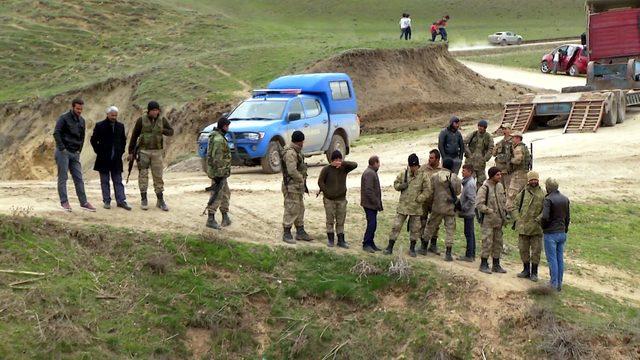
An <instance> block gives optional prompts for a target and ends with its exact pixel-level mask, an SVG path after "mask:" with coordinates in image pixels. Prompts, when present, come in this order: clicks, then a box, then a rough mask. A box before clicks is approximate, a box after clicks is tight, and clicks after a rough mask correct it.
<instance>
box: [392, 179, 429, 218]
mask: <svg viewBox="0 0 640 360" xmlns="http://www.w3.org/2000/svg"><path fill="white" fill-rule="evenodd" d="M393 187H394V189H396V190H397V191H400V200H399V202H398V208H397V209H396V211H397V213H398V214H403V215H419V216H422V215H424V209H423V206H424V203H425V202H426V201H427V200H429V198H431V196H432V195H433V190H432V188H431V182H430V181H429V179H428V178H427V176H426V175H425V173H424V172H422V171H419V170H418V171H417V172H416V174H415V175H413V174H411V170H409V169H408V168H407V169H406V170H404V171H402V172H401V173H400V174H398V177H396V181H394V182H393Z"/></svg>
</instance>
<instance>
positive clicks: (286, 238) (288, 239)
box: [282, 226, 296, 244]
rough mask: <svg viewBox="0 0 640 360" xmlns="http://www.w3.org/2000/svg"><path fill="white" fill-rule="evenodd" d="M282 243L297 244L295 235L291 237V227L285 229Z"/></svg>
mask: <svg viewBox="0 0 640 360" xmlns="http://www.w3.org/2000/svg"><path fill="white" fill-rule="evenodd" d="M282 241H284V242H286V243H287V244H295V243H296V241H295V240H293V235H291V226H289V227H286V226H285V227H284V229H283V232H282Z"/></svg>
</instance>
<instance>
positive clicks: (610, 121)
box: [602, 95, 618, 127]
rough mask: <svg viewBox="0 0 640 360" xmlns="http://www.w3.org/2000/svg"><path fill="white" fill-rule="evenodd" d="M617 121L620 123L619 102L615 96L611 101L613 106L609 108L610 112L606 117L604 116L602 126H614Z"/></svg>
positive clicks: (606, 113)
mask: <svg viewBox="0 0 640 360" xmlns="http://www.w3.org/2000/svg"><path fill="white" fill-rule="evenodd" d="M617 121H618V100H617V99H616V96H615V95H614V96H613V99H612V100H611V106H610V108H609V111H607V112H605V113H604V115H602V126H606V127H610V126H614V125H615V124H616V122H617Z"/></svg>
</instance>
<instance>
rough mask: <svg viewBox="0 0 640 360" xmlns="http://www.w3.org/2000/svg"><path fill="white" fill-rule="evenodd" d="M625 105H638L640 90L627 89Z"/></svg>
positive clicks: (639, 102) (639, 103)
mask: <svg viewBox="0 0 640 360" xmlns="http://www.w3.org/2000/svg"><path fill="white" fill-rule="evenodd" d="M626 98H627V106H635V105H640V92H636V91H629V92H628V93H627V94H626Z"/></svg>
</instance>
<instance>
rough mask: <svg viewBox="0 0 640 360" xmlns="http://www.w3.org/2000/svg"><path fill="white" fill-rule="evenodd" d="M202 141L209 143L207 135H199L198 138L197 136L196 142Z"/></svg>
mask: <svg viewBox="0 0 640 360" xmlns="http://www.w3.org/2000/svg"><path fill="white" fill-rule="evenodd" d="M204 141H209V134H208V133H204V132H203V133H200V136H198V142H199V143H200V142H204Z"/></svg>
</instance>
